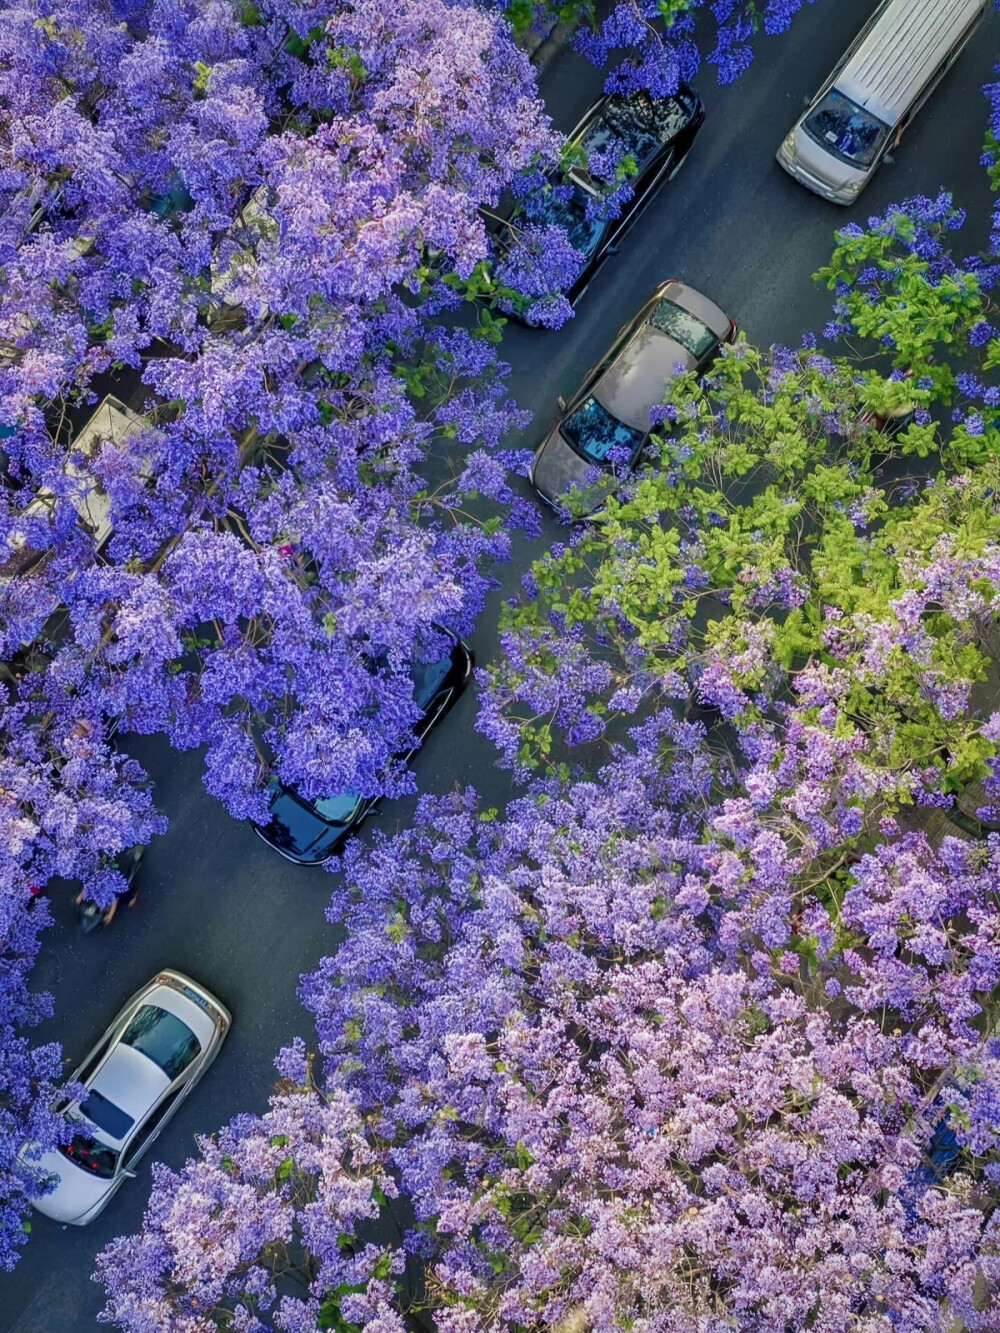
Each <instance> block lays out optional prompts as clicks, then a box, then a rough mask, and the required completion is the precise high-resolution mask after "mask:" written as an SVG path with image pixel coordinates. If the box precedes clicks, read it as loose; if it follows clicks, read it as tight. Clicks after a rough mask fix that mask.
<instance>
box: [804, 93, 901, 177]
mask: <svg viewBox="0 0 1000 1333" xmlns="http://www.w3.org/2000/svg"><path fill="white" fill-rule="evenodd" d="M802 128H803V129H804V130H805V132H806V134H808V135H809V137H810V139H814V140H815V141H816V143H818V144H819V145H820V146H821V147H822V148H825V149H826V150H827V152H828V153H832V154H833V156H834V157H839V158H840V160H841V162H846V163H847V164H848V165H849V166H852V167H861V168H864V167H870V166H871V164H872V163H873V162H874V161H875V157H876V155H877V154H878V150H879V149H880V148H881V147H882V144H883V143H884V142H885V139H886V136H887V135H888V133H889V126H888V125H885V124H883V122H882V121H881V120H879V118H878V117H877V116H873V115H872V114H871V112H870V111H866V110H865V109H864V107H861V106H858V104H857V102H852V101H851V99H850V98H849V97H845V96H844V94H843V93H839V92H838V91H837V90H836V88H831V90H830V91H829V92H828V93H827V95H826V96H825V97H824V98H823V100H822V102H820V104H819V106H818V107H817V108H816V110H815V111H811V112H810V113H809V115H808V116H806V118H805V120H804V121H803V122H802Z"/></svg>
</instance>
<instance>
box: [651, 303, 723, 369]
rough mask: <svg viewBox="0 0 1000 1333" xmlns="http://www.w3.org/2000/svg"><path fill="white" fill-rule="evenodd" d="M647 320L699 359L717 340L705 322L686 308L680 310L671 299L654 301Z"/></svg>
mask: <svg viewBox="0 0 1000 1333" xmlns="http://www.w3.org/2000/svg"><path fill="white" fill-rule="evenodd" d="M649 322H650V324H652V326H653V328H654V329H659V331H660V332H661V333H665V334H666V335H667V336H668V337H669V338H673V340H674V342H678V343H680V345H681V346H682V347H683V348H684V350H685V351H686V352H690V353H691V355H692V356H694V357H697V358H698V360H699V361H700V360H701V358H702V357H703V356H706V355H707V354H708V353H709V352H710V351H711V350H712V348H713V347H714V346H715V345H716V343H717V342H718V341H719V340H718V338H717V337H716V336H715V334H714V333H713V332H712V330H711V329H710V328H709V327H708V325H707V324H703V323H702V322H701V320H700V319H697V318H696V317H695V316H694V315H692V314H691V313H690V311H688V310H682V309H681V307H680V306H679V305H675V304H674V302H673V301H668V300H663V301H658V302H657V303H656V307H655V309H654V310H653V313H652V314H651V315H650V317H649Z"/></svg>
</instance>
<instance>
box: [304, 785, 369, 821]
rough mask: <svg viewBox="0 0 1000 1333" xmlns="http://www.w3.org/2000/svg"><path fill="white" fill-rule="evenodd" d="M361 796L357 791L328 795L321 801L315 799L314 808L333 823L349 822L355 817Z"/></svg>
mask: <svg viewBox="0 0 1000 1333" xmlns="http://www.w3.org/2000/svg"><path fill="white" fill-rule="evenodd" d="M360 804H361V797H360V796H358V795H357V793H356V792H353V791H348V792H344V794H343V795H342V796H328V797H325V798H324V799H323V800H321V801H313V803H312V805H313V809H314V810H315V811H316V813H317V814H318V815H321V816H322V817H323V818H324V819H328V820H329V821H330V823H331V824H347V823H349V822H350V821H351V820H352V819H353V818H354V815H355V813H356V811H357V808H358V806H359V805H360Z"/></svg>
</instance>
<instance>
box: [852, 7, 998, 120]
mask: <svg viewBox="0 0 1000 1333" xmlns="http://www.w3.org/2000/svg"><path fill="white" fill-rule="evenodd" d="M988 5H989V0H889V3H888V4H887V5H886V6H885V9H884V10H883V12H882V14H881V15H880V16H879V18H878V20H877V21H876V22H875V24H874V25H873V26H872V28H871V29H870V30H869V32H868V35H867V36H866V37H865V39H864V40H863V41H862V43H861V45H860V46H859V47H858V49H857V50H856V51H855V52H854V54H853V55H852V56H851V58H850V60H849V61H848V62H847V64H846V65H845V67H844V70H843V72H842V73H841V75H840V76H839V78H838V79H837V80H836V83H835V84H834V86H835V87H836V88H838V89H839V90H840V91H841V92H842V93H845V94H846V95H847V96H848V97H849V98H850V99H851V100H852V101H853V102H857V103H858V105H859V106H863V107H864V108H865V109H866V110H867V111H870V112H872V114H873V115H876V116H878V118H879V120H882V121H884V122H885V123H886V124H887V125H889V126H890V127H891V126H893V125H895V124H896V122H897V121H898V120H899V118H900V117H901V116H902V115H903V113H904V112H905V111H906V109H907V107H909V106H910V104H911V103H912V101H913V99H914V97H915V96H916V95H917V94H918V93H919V91H920V89H921V88H923V87H924V86H925V84H926V83H927V81H928V80H929V79H930V78H931V76H932V75H933V73H934V70H935V69H936V68H937V67H938V65H939V64H940V63H941V61H942V60H944V59H945V58H946V56H947V54H948V52H949V50H950V49H951V47H952V45H953V43H954V42H956V41H957V40H958V39H959V37H960V36H961V34H962V33H963V32H965V31H966V29H967V28H969V27H970V26H971V25H972V23H973V22H974V21H975V20H976V19H977V18H978V17H979V16H980V15H981V14H982V13H983V12H984V11H985V10H986V8H987V6H988Z"/></svg>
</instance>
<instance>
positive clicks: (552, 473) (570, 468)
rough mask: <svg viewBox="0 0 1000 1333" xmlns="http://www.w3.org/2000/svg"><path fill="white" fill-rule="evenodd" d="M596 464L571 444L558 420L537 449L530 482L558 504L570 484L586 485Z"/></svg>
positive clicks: (541, 493)
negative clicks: (582, 455)
mask: <svg viewBox="0 0 1000 1333" xmlns="http://www.w3.org/2000/svg"><path fill="white" fill-rule="evenodd" d="M594 466H595V465H594V464H593V463H588V462H587V461H586V459H584V458H581V457H580V455H579V454H578V453H577V452H576V450H575V449H573V448H571V447H570V445H569V443H568V442H567V440H566V439H565V438H564V437H563V435H562V432H561V431H560V429H559V425H558V423H557V424H556V425H555V426H553V427H552V430H551V431H550V432H549V434H548V437H547V438H546V440H545V441H544V443H542V444H541V445H539V447H538V449H537V451H536V453H535V461H534V463H533V464H532V467H531V483H532V485H533V486H534V488H535V490H536V491H538V493H539V495H541V496H542V498H543V499H545V500H548V502H549V503H550V504H552V505H558V504H561V503H562V502H563V497H564V496H565V494H566V492H567V491H568V490H569V489H570V488H571V487H573V486H580V487H582V486H584V485H585V483H586V480H587V477H588V475H589V474H590V473H591V472H592V471H593V470H594Z"/></svg>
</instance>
